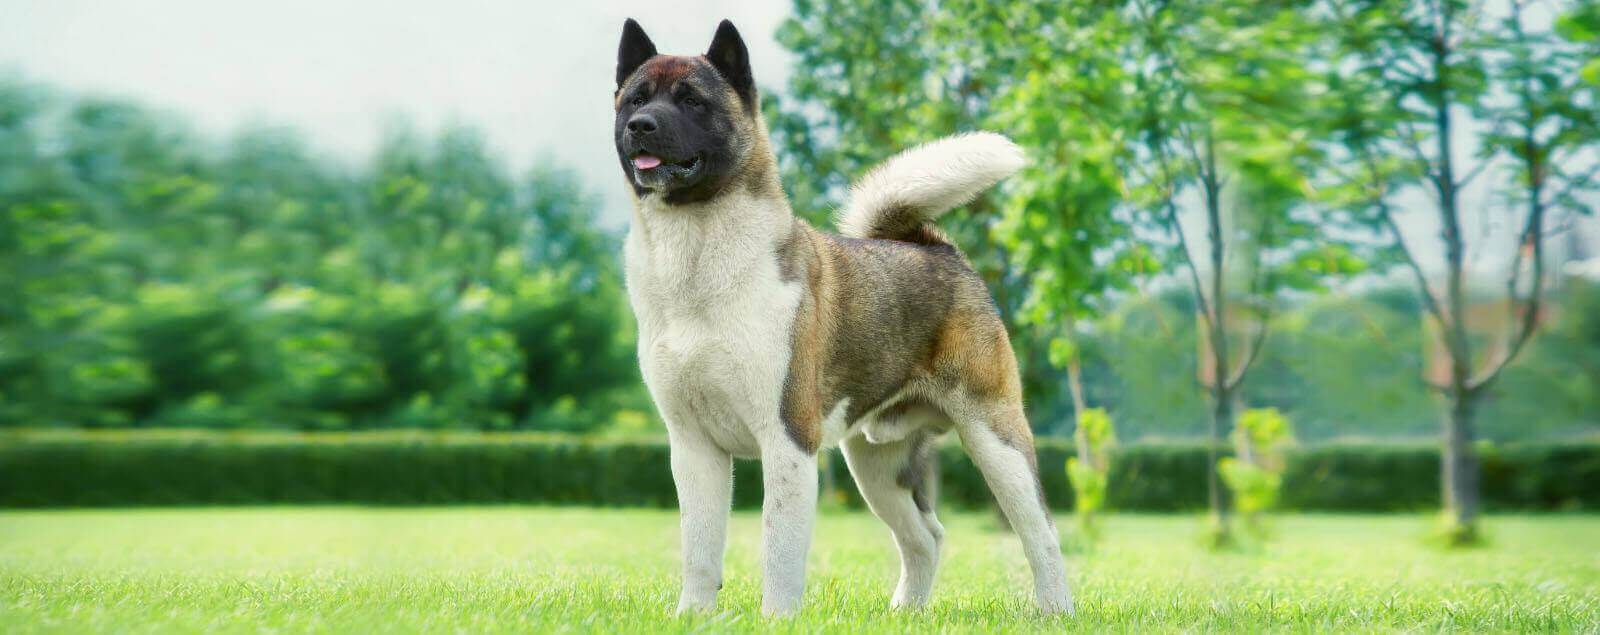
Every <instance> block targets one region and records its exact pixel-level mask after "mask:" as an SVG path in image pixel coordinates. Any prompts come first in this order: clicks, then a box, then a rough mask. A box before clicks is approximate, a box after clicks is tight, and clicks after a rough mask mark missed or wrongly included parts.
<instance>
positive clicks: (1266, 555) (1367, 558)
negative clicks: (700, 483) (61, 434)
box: [0, 507, 1600, 633]
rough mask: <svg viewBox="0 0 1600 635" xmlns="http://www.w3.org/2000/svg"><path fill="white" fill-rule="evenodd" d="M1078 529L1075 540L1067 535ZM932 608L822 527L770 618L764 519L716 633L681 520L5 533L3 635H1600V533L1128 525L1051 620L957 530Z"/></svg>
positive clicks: (1546, 523) (132, 524) (85, 515)
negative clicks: (1245, 532)
mask: <svg viewBox="0 0 1600 635" xmlns="http://www.w3.org/2000/svg"><path fill="white" fill-rule="evenodd" d="M1061 521H1062V522H1061V524H1062V525H1063V526H1064V527H1065V526H1068V525H1070V524H1071V523H1070V522H1068V519H1066V518H1064V517H1063V518H1062V519H1061ZM946 524H947V526H948V529H949V531H948V534H949V536H948V540H947V543H946V546H945V560H944V564H943V567H942V569H941V571H940V573H939V582H938V585H937V586H936V588H935V592H934V601H933V604H932V606H931V607H930V608H929V609H928V610H926V611H924V612H920V613H901V612H894V611H891V610H890V609H889V608H888V600H889V593H890V590H891V587H892V586H893V584H894V576H895V574H896V571H897V565H896V564H895V562H896V561H895V556H894V552H893V548H892V547H891V543H890V541H889V538H888V534H887V532H886V531H885V530H884V529H883V528H882V527H881V526H880V525H879V524H878V523H877V521H876V520H875V519H873V518H871V517H870V516H867V515H864V514H856V513H837V514H827V515H824V516H823V517H822V518H821V519H820V520H819V522H818V526H817V539H816V541H815V543H814V546H813V549H812V556H811V568H810V577H809V584H808V587H807V594H806V608H805V610H804V611H803V613H802V614H801V615H800V616H799V617H798V618H795V619H792V620H777V621H772V620H766V619H764V618H762V617H761V616H760V612H759V610H758V607H759V597H758V596H759V588H760V584H759V582H760V581H759V577H758V575H757V572H758V567H757V565H756V550H757V548H758V545H759V544H760V537H759V528H760V518H759V516H757V515H753V514H748V513H740V514H737V515H736V516H735V518H734V520H733V526H732V531H731V534H732V539H731V543H730V547H729V553H728V565H729V566H728V575H727V582H726V588H725V590H724V591H723V595H722V598H721V600H720V605H719V608H720V613H718V614H715V615H711V616H704V617H696V618H684V619H679V618H675V617H673V616H672V607H673V605H674V600H675V594H676V589H677V573H676V570H677V565H676V562H677V534H678V532H677V523H676V515H675V514H674V513H672V512H666V511H628V510H593V509H546V508H516V507H497V508H427V509H364V508H338V507H332V508H326V507H325V508H304V507H285V508H250V509H176V510H120V511H119V510H108V511H43V512H3V513H0V631H3V632H7V633H17V632H32V631H59V632H104V631H119V632H125V631H135V632H138V631H144V632H172V631H257V630H269V629H270V630H280V631H307V630H310V631H352V632H364V631H374V630H375V631H430V632H441V631H455V632H481V631H517V632H526V631H548V630H567V631H584V632H589V631H602V632H611V631H631V632H659V631H681V630H713V631H725V630H753V629H772V630H779V631H794V632H816V631H819V630H827V631H837V632H861V631H877V632H908V631H912V630H915V631H924V630H941V631H995V630H1061V629H1062V628H1070V629H1086V630H1097V631H1098V630H1108V629H1109V630H1118V631H1146V630H1167V631H1170V630H1227V631H1240V630H1245V631H1260V630H1294V631H1323V630H1339V631H1350V630H1356V631H1370V630H1392V629H1404V630H1439V629H1445V630H1471V631H1485V630H1488V631H1527V630H1560V631H1595V630H1597V629H1600V517H1596V516H1509V517H1504V516H1503V517H1495V518H1491V519H1490V520H1489V521H1488V525H1487V528H1488V532H1489V535H1490V540H1491V543H1490V545H1489V546H1488V547H1484V548H1479V549H1471V550H1464V551H1454V552H1450V551H1440V550H1436V549H1434V548H1431V547H1428V546H1426V544H1425V543H1424V541H1423V536H1424V534H1426V532H1427V530H1428V528H1429V526H1430V522H1429V520H1428V519H1425V518H1422V517H1418V516H1288V517H1283V518H1280V519H1278V520H1277V521H1276V524H1275V527H1276V537H1275V539H1274V540H1273V541H1272V542H1271V543H1269V544H1267V545H1265V546H1260V545H1257V546H1255V547H1247V548H1244V549H1240V550H1237V551H1233V552H1227V553H1220V554H1218V553H1208V552H1205V551H1203V550H1201V549H1199V548H1198V546H1197V544H1198V541H1197V535H1198V533H1199V532H1198V529H1199V521H1198V519H1197V518H1196V517H1184V516H1112V517H1110V518H1107V519H1105V521H1104V525H1103V534H1104V536H1103V539H1102V541H1101V542H1100V543H1099V544H1098V545H1096V546H1095V547H1094V548H1093V549H1084V548H1081V547H1080V546H1073V545H1071V544H1070V543H1069V552H1070V553H1069V569H1070V571H1071V573H1072V581H1073V586H1074V590H1075V592H1076V594H1077V598H1078V609H1079V613H1078V616H1077V617H1076V618H1053V619H1047V618H1041V617H1038V616H1036V615H1035V614H1034V612H1033V607H1032V605H1031V601H1030V598H1031V597H1032V596H1031V590H1030V589H1029V586H1028V584H1029V579H1030V576H1029V574H1028V569H1027V566H1026V562H1025V561H1024V559H1023V557H1022V553H1021V547H1020V545H1019V544H1018V543H1017V541H1016V538H1015V537H1014V536H1011V535H1009V534H1006V533H1002V532H1000V531H997V530H996V529H995V528H994V525H993V523H992V521H991V520H990V518H989V517H988V516H984V515H955V516H951V517H948V518H947V519H946Z"/></svg>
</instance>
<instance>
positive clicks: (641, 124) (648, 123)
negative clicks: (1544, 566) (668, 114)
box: [628, 112, 656, 134]
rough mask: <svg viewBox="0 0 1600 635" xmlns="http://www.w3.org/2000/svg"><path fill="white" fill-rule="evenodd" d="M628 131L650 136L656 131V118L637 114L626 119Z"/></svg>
mask: <svg viewBox="0 0 1600 635" xmlns="http://www.w3.org/2000/svg"><path fill="white" fill-rule="evenodd" d="M628 131H629V132H632V133H634V134H650V133H652V132H655V131H656V118H655V117H652V116H650V115H648V114H645V113H642V112H641V113H639V114H637V115H634V116H633V117H632V118H630V119H628Z"/></svg>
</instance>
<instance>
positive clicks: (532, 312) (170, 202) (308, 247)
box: [0, 82, 645, 430]
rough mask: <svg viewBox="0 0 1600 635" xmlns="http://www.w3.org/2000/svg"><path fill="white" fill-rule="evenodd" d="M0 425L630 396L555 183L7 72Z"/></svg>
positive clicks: (582, 405)
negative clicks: (306, 142) (81, 92)
mask: <svg viewBox="0 0 1600 635" xmlns="http://www.w3.org/2000/svg"><path fill="white" fill-rule="evenodd" d="M0 142H3V143H0V268H3V272H0V422H4V423H10V424H26V425H45V424H69V425H108V426H130V425H177V426H237V425H251V426H262V425H284V426H298V427H332V428H345V427H377V426H427V427H438V426H451V427H484V428H498V427H508V426H518V427H534V428H540V427H545V428H549V427H557V428H561V429H569V430H588V429H593V428H595V427H598V426H601V425H604V424H606V423H607V422H608V421H610V419H611V418H612V415H613V414H614V413H617V412H618V411H620V410H622V409H626V408H638V407H640V406H641V405H642V404H643V403H644V402H645V400H644V397H643V395H642V390H641V389H640V387H639V383H638V381H637V376H636V371H635V370H634V365H633V356H632V331H631V330H630V329H629V328H628V325H629V324H631V320H628V319H626V313H625V311H626V307H625V303H624V301H623V299H622V293H621V283H620V280H619V276H618V275H617V272H616V264H615V260H616V258H615V237H614V236H611V235H610V234H607V233H605V232H602V231H598V230H595V229H593V227H592V211H593V210H594V209H596V207H597V205H596V204H595V201H594V199H593V198H591V197H588V196H586V195H585V194H584V193H583V192H582V191H581V189H580V188H578V187H577V185H576V184H575V182H574V181H573V179H572V177H571V176H570V175H569V174H567V173H564V172H560V171H556V170H552V169H550V168H548V167H541V168H539V169H536V170H534V171H533V172H532V173H531V174H530V175H529V176H528V177H526V178H524V179H513V178H510V177H509V176H507V175H506V174H505V172H504V169H503V168H502V165H503V162H502V161H501V160H500V159H498V158H497V157H495V156H493V155H492V154H491V153H489V152H488V150H487V148H486V146H485V144H484V143H483V142H482V140H481V138H480V137H479V136H478V135H477V134H476V133H474V132H472V131H470V130H466V129H451V130H446V131H444V132H442V133H441V134H439V135H437V136H436V137H434V138H422V137H419V136H417V135H414V134H410V133H408V132H405V131H399V132H397V133H396V134H394V135H391V137H390V138H389V139H388V140H387V141H386V142H385V144H384V146H383V147H382V148H381V149H380V151H379V152H378V153H377V155H376V157H375V158H374V160H373V164H372V167H371V168H370V169H369V170H358V171H348V170H346V169H344V168H342V167H339V166H336V165H334V164H332V163H330V162H327V161H323V160H320V159H318V158H317V157H315V156H313V155H312V154H311V153H310V152H309V151H307V150H306V149H305V147H304V146H303V145H302V144H301V142H300V141H299V139H298V138H297V137H296V136H295V135H294V134H293V132H292V131H286V130H281V129H273V128H252V129H247V130H245V131H244V132H242V133H240V134H239V135H236V136H235V137H233V138H231V139H229V140H227V141H226V142H224V143H221V144H213V143H210V142H207V141H206V140H204V139H198V138H195V137H193V136H191V135H189V134H188V133H187V132H186V131H184V130H183V129H182V128H181V127H180V126H177V125H176V124H174V123H173V121H172V119H171V118H170V117H167V116H165V115H162V114H160V113H154V112H151V111H147V110H144V109H141V108H138V107H136V106H133V105H130V104H126V103H122V102H118V101H115V100H104V99H97V100H74V99H68V98H63V97H59V96H56V95H54V94H52V93H51V92H50V91H48V90H46V89H43V88H40V87H36V86H32V85H29V84H24V83H21V82H0Z"/></svg>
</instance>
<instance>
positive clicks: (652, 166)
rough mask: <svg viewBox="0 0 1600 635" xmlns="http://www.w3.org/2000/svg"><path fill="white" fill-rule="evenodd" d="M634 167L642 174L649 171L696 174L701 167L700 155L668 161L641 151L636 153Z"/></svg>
mask: <svg viewBox="0 0 1600 635" xmlns="http://www.w3.org/2000/svg"><path fill="white" fill-rule="evenodd" d="M633 167H634V169H636V170H638V171H639V172H640V173H641V174H643V173H647V172H648V173H651V174H666V175H671V176H679V177H682V176H688V175H690V174H694V173H695V171H696V170H699V169H700V157H690V158H689V159H686V160H683V161H676V162H667V161H664V160H662V158H661V157H658V156H656V155H653V154H649V153H640V154H637V155H634V157H633Z"/></svg>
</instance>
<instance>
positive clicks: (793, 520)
mask: <svg viewBox="0 0 1600 635" xmlns="http://www.w3.org/2000/svg"><path fill="white" fill-rule="evenodd" d="M761 485H762V488H763V493H764V495H765V500H763V501H762V506H761V520H762V543H763V544H762V549H763V556H762V575H763V578H764V580H763V582H764V584H763V593H762V600H761V609H762V611H764V612H765V613H767V614H768V615H789V614H792V613H794V612H795V611H797V610H799V609H800V597H801V595H803V594H804V592H805V586H806V552H807V551H809V550H810V549H811V522H812V519H813V518H814V517H815V516H816V512H817V458H816V456H815V455H813V454H811V453H809V452H806V451H804V450H802V449H800V448H799V446H796V445H795V444H794V442H793V441H791V440H789V439H788V438H784V439H780V440H774V441H773V442H771V443H768V444H767V447H763V448H762V449H761Z"/></svg>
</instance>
